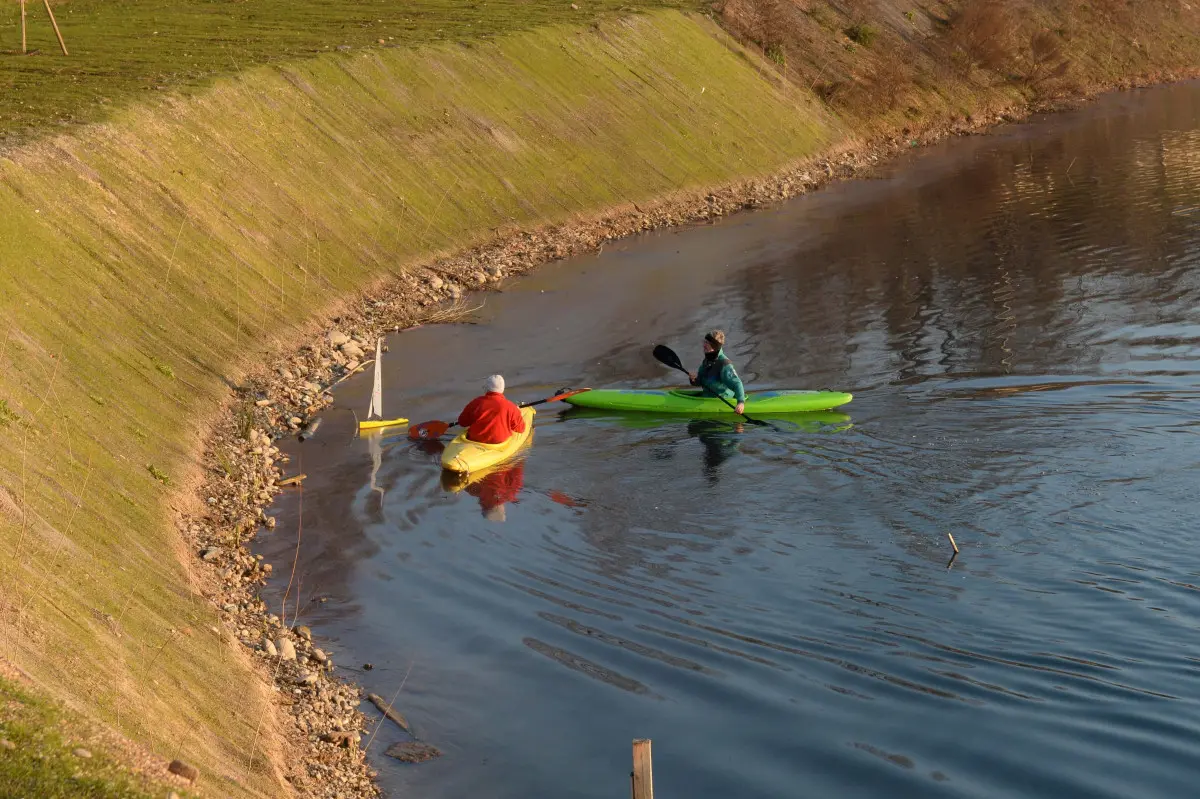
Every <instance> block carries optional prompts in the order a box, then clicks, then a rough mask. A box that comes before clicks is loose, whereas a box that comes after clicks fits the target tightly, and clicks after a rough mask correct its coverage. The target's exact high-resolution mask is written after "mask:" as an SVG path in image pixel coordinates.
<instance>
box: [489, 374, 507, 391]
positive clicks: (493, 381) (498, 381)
mask: <svg viewBox="0 0 1200 799" xmlns="http://www.w3.org/2000/svg"><path fill="white" fill-rule="evenodd" d="M487 390H488V391H495V392H496V393H497V394H503V393H504V378H503V377H501V376H500V375H492V376H491V377H489V378H488V379H487Z"/></svg>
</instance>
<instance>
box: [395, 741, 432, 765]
mask: <svg viewBox="0 0 1200 799" xmlns="http://www.w3.org/2000/svg"><path fill="white" fill-rule="evenodd" d="M384 754H385V755H387V756H388V757H394V758H396V759H397V760H399V761H400V762H402V763H424V762H425V761H427V760H433V759H434V758H437V757H441V756H442V750H440V749H438V748H437V747H436V746H430V745H429V744H423V743H421V742H420V741H404V742H403V743H398V744H392V745H391V746H389V747H388V748H387V751H386V752H384Z"/></svg>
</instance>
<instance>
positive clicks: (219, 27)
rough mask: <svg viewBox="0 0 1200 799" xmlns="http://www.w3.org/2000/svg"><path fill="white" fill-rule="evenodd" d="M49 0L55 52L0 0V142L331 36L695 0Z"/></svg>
mask: <svg viewBox="0 0 1200 799" xmlns="http://www.w3.org/2000/svg"><path fill="white" fill-rule="evenodd" d="M576 5H577V6H579V9H578V10H576V9H572V8H571V3H570V2H569V0H561V1H560V0H553V2H551V1H550V0H476V1H475V2H471V1H470V0H465V1H464V0H404V1H403V2H402V1H401V0H336V1H330V0H251V1H249V2H247V0H188V1H187V2H184V1H183V0H69V1H68V2H62V0H56V1H55V2H54V4H53V7H56V11H55V17H56V19H57V20H58V23H59V27H60V28H61V29H62V33H63V37H64V38H65V40H66V43H67V49H68V50H69V51H70V55H69V56H64V55H62V52H61V51H60V50H59V47H58V40H57V39H56V38H55V36H54V30H53V28H52V27H51V25H50V20H49V17H47V16H46V13H45V10H44V8H43V7H42V4H41V3H38V2H34V0H30V2H29V17H28V32H29V47H30V49H36V50H38V51H39V52H38V53H37V54H36V55H29V56H22V55H19V53H20V47H21V34H20V10H19V5H18V3H16V2H15V0H5V1H4V2H0V145H3V143H4V141H5V139H4V136H5V135H7V136H8V137H9V142H10V143H12V142H14V141H17V140H23V139H27V138H28V137H29V136H31V135H34V134H40V133H46V132H55V131H58V130H61V126H62V125H70V124H74V123H78V122H91V121H96V120H100V119H105V118H107V117H108V116H109V115H110V114H111V112H112V111H113V110H114V109H115V108H117V107H120V106H122V105H125V104H127V103H129V102H130V101H137V100H145V99H147V98H150V97H155V96H156V95H158V94H160V93H161V92H163V91H164V90H167V89H175V88H181V87H188V88H195V87H201V86H207V85H211V83H212V82H213V81H214V80H215V79H217V78H220V77H223V76H227V75H231V74H240V73H241V72H243V71H245V70H247V69H250V68H252V67H254V66H256V65H258V64H263V63H269V62H278V61H284V60H294V59H297V58H304V57H308V56H312V55H315V54H318V53H324V52H329V51H331V50H333V51H336V50H337V48H339V47H350V48H354V49H358V48H362V47H380V46H381V45H380V44H379V40H380V39H382V40H383V46H387V47H398V46H399V47H411V46H414V45H422V44H430V43H434V42H439V41H457V40H479V39H481V38H486V37H493V36H497V35H500V34H505V33H511V32H514V31H518V30H528V29H532V28H534V27H539V26H545V25H553V24H562V23H576V24H586V23H588V22H590V21H592V20H594V19H595V18H597V17H599V16H602V15H605V14H611V13H612V12H616V11H620V10H622V9H654V8H663V7H692V8H699V2H696V0H578V2H577V3H576Z"/></svg>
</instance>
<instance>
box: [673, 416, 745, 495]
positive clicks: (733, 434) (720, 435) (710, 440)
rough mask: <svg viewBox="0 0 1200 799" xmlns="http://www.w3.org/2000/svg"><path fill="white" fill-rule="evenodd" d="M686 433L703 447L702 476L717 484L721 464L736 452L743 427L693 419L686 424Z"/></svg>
mask: <svg viewBox="0 0 1200 799" xmlns="http://www.w3.org/2000/svg"><path fill="white" fill-rule="evenodd" d="M687 431H688V435H691V436H695V437H696V438H697V439H698V440H699V441H700V443H701V444H703V445H704V476H705V477H707V478H708V480H709V482H712V483H715V482H717V478H718V477H719V476H720V473H719V471H718V469H719V468H720V466H721V464H722V463H724V462H725V461H727V460H729V459H730V458H731V457H733V456H734V455H736V454H737V452H738V441H739V439H740V436H739V435H738V434H739V433H741V432H743V431H744V428H743V426H742V425H741V424H735V425H731V424H729V423H727V422H719V421H716V420H714V419H695V420H693V421H691V422H688V426H687Z"/></svg>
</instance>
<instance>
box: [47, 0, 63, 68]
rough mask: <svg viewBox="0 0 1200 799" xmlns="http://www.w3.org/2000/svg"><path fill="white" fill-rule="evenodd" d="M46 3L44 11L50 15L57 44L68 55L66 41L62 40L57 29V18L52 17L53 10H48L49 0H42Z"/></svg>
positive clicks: (60, 32)
mask: <svg viewBox="0 0 1200 799" xmlns="http://www.w3.org/2000/svg"><path fill="white" fill-rule="evenodd" d="M42 2H43V3H45V4H46V13H47V14H49V15H50V24H51V25H53V26H54V35H55V36H57V37H58V46H59V47H61V48H62V51H63V55H70V53H68V52H67V43H66V42H64V41H63V37H62V31H60V30H59V29H58V20H56V19H55V18H54V12H53V11H51V10H50V0H42Z"/></svg>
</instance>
